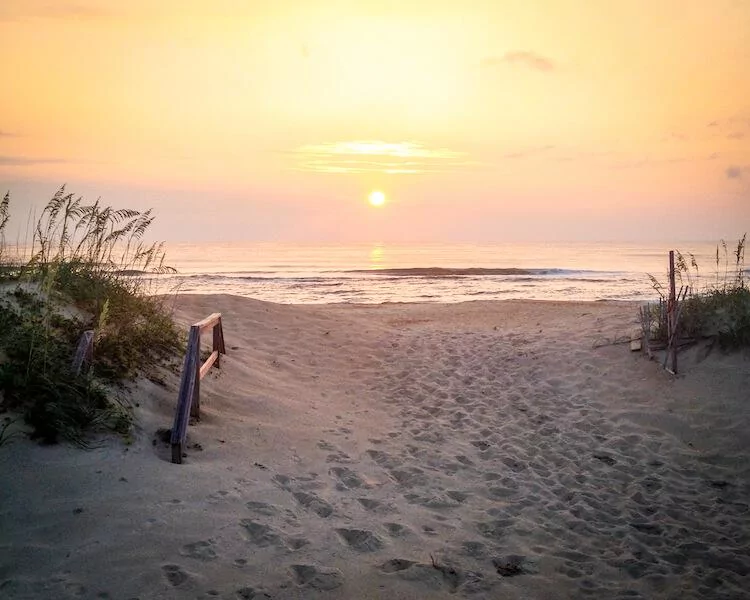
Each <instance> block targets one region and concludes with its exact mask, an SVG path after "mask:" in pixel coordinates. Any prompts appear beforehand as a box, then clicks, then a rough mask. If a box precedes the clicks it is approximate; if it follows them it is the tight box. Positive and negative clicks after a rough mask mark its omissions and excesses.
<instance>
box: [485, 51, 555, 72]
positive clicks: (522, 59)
mask: <svg viewBox="0 0 750 600" xmlns="http://www.w3.org/2000/svg"><path fill="white" fill-rule="evenodd" d="M503 65H511V66H519V67H526V68H529V69H533V70H535V71H542V72H543V73H551V72H552V71H555V70H557V65H556V64H555V62H554V61H553V60H552V59H550V58H547V57H546V56H542V55H541V54H537V53H536V52H530V51H527V50H516V51H513V52H506V53H505V54H503V56H499V57H498V56H488V57H486V58H483V59H482V66H483V67H497V66H503Z"/></svg>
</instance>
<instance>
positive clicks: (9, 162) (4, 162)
mask: <svg viewBox="0 0 750 600" xmlns="http://www.w3.org/2000/svg"><path fill="white" fill-rule="evenodd" d="M68 162H70V161H68V160H65V159H64V158H29V157H26V156H0V167H26V166H32V165H50V164H56V163H57V164H64V163H68Z"/></svg>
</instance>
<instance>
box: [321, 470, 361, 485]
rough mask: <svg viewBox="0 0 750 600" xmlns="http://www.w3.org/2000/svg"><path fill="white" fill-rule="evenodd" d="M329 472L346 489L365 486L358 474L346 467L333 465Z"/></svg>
mask: <svg viewBox="0 0 750 600" xmlns="http://www.w3.org/2000/svg"><path fill="white" fill-rule="evenodd" d="M329 472H330V473H332V474H333V475H335V476H336V478H337V479H338V480H339V481H340V482H341V483H342V484H343V485H344V486H345V487H346V488H348V489H352V488H360V487H367V486H366V485H365V482H364V481H362V478H361V477H360V476H359V475H357V474H356V473H355V472H354V471H352V470H351V469H347V468H346V467H333V468H332V469H331V470H330V471H329Z"/></svg>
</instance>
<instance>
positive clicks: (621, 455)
mask: <svg viewBox="0 0 750 600" xmlns="http://www.w3.org/2000/svg"><path fill="white" fill-rule="evenodd" d="M214 310H220V311H221V312H222V313H223V314H224V323H225V332H226V340H227V347H228V350H229V354H228V355H227V356H226V357H225V358H224V359H223V363H222V369H221V372H220V373H219V374H218V375H211V376H210V377H209V378H208V379H206V380H204V384H203V386H202V402H203V407H204V417H203V419H202V421H201V423H200V424H198V425H197V426H195V427H192V428H191V431H190V440H189V441H190V443H191V444H193V446H192V448H191V449H190V450H189V451H188V457H187V459H186V463H185V464H184V465H183V466H175V465H171V464H170V463H168V462H166V460H164V459H166V458H167V457H168V455H169V451H168V447H167V446H166V445H164V444H163V443H162V442H161V441H159V440H158V439H156V438H155V437H154V431H155V429H156V428H157V427H159V426H169V425H170V419H171V411H172V410H173V404H174V398H175V396H176V387H175V386H176V378H174V377H168V378H167V380H166V384H165V385H166V387H165V388H164V387H162V386H159V385H155V384H152V383H143V384H142V385H141V387H140V388H139V390H138V391H137V394H136V397H137V398H139V402H140V404H141V406H140V407H139V409H138V410H139V418H140V430H139V432H138V434H137V436H136V439H135V441H134V442H133V443H132V444H130V445H123V444H122V443H121V442H119V441H116V440H114V441H113V440H109V441H107V442H106V443H105V444H104V445H103V446H102V447H101V448H99V449H96V450H94V451H91V452H85V453H84V452H80V451H78V450H74V449H71V448H64V447H61V448H40V447H38V446H34V445H31V444H30V443H26V442H21V443H15V444H12V445H10V446H7V447H3V448H0V470H1V472H2V473H3V484H2V486H0V500H2V504H1V505H0V506H1V507H2V508H0V531H1V532H2V533H1V534H0V594H2V596H3V597H7V598H140V599H145V598H215V597H218V598H232V599H234V598H241V599H248V598H313V597H321V598H331V599H344V598H383V597H389V598H404V599H406V598H452V597H456V596H459V597H471V598H478V599H479V598H487V599H489V598H498V597H502V598H509V599H516V598H517V599H521V598H539V599H542V598H545V599H547V598H549V599H554V598H582V597H591V598H672V597H680V598H741V597H746V596H743V594H744V593H745V592H744V590H747V589H750V553H749V551H748V548H750V504H749V503H748V497H749V493H750V461H748V443H749V442H750V434H748V432H750V403H749V402H748V398H747V390H748V389H750V369H749V368H748V364H749V363H748V362H747V360H746V359H743V358H742V357H741V356H733V357H723V356H718V355H716V356H711V357H709V359H708V360H705V361H703V362H700V363H698V364H694V363H693V362H692V361H690V360H688V359H687V358H686V360H685V367H686V368H687V374H686V375H685V376H683V377H680V378H677V379H673V378H670V377H668V376H667V375H665V374H664V373H663V372H661V371H660V370H659V368H658V367H657V365H655V364H654V363H650V362H648V361H646V360H643V359H642V358H641V357H640V356H639V355H636V354H631V353H629V352H628V350H627V346H622V345H602V346H600V347H596V348H595V347H594V346H599V345H600V344H603V343H606V342H607V341H612V340H615V339H617V338H618V337H620V336H623V335H627V334H628V333H629V332H630V330H631V329H632V328H633V326H634V325H635V314H636V313H635V309H634V308H633V307H632V306H629V305H627V304H622V303H588V304H584V303H581V304H579V303H547V302H515V301H514V302H475V303H466V304H461V305H427V304H420V305H382V306H305V307H302V306H280V305H274V304H267V303H261V302H256V301H252V300H247V299H242V298H236V297H231V296H210V297H209V296H186V297H184V298H181V299H180V301H179V306H178V314H179V315H180V317H181V318H182V319H183V320H184V321H185V322H189V321H190V320H194V319H197V318H200V317H202V316H205V315H206V314H208V313H210V312H212V311H214Z"/></svg>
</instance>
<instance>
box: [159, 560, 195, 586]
mask: <svg viewBox="0 0 750 600" xmlns="http://www.w3.org/2000/svg"><path fill="white" fill-rule="evenodd" d="M161 569H162V571H164V576H165V577H166V578H167V581H168V582H169V585H171V586H172V587H177V586H180V585H182V584H183V583H185V582H186V581H187V580H188V579H189V576H188V574H187V573H186V572H185V571H183V570H182V568H181V567H180V566H179V565H163V566H162V568H161Z"/></svg>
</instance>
